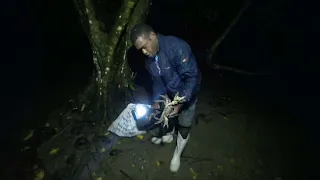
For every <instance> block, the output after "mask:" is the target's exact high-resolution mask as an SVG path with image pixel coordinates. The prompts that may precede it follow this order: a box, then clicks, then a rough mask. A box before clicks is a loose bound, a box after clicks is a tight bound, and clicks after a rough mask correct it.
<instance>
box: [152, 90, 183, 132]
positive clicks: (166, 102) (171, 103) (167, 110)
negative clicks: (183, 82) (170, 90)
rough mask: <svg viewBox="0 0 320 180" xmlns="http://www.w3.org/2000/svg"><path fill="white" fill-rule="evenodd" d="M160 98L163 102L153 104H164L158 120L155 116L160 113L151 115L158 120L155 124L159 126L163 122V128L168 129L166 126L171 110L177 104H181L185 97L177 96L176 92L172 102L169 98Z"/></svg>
mask: <svg viewBox="0 0 320 180" xmlns="http://www.w3.org/2000/svg"><path fill="white" fill-rule="evenodd" d="M161 97H162V98H163V100H156V101H155V102H158V103H163V104H164V109H163V111H162V113H161V116H160V118H157V117H155V116H156V115H157V114H159V113H160V112H158V113H156V114H154V115H153V117H154V118H155V119H156V120H158V121H157V122H156V123H155V124H160V123H162V122H163V127H167V128H168V127H169V124H168V121H169V119H168V116H169V115H170V113H171V112H172V110H173V106H175V105H177V104H179V103H183V102H184V99H185V96H184V97H180V96H179V92H177V94H176V95H175V96H174V98H173V100H172V101H171V100H170V98H169V97H168V96H167V95H161Z"/></svg>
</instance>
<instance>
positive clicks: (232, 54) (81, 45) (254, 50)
mask: <svg viewBox="0 0 320 180" xmlns="http://www.w3.org/2000/svg"><path fill="white" fill-rule="evenodd" d="M4 4H5V5H3V8H2V11H1V19H2V21H1V22H2V26H1V42H2V47H1V97H2V98H1V100H2V103H1V110H2V111H3V113H2V118H1V119H2V121H1V127H2V128H1V137H2V139H3V140H5V141H6V142H7V143H9V144H10V146H8V148H7V149H10V148H11V146H13V145H15V139H14V137H15V135H17V134H19V133H20V132H21V131H22V130H24V129H28V128H30V127H33V126H35V125H38V124H39V123H43V122H44V121H45V119H46V117H47V114H48V113H49V112H50V110H52V109H53V108H57V107H59V106H60V105H61V104H62V103H64V102H65V101H67V100H68V98H69V97H70V96H72V95H74V94H75V93H77V92H79V91H81V89H82V88H83V87H85V85H86V83H87V81H88V78H89V75H90V74H91V72H92V68H93V66H92V60H91V50H90V45H89V43H88V40H87V39H86V36H85V34H84V32H83V30H82V27H81V26H80V24H79V21H78V19H77V12H76V10H75V9H74V8H73V4H72V1H62V0H58V1H53V0H50V1H45V2H43V1H6V2H5V3H4ZM240 6H241V2H239V1H226V2H224V3H222V4H221V2H220V4H219V3H218V2H210V1H205V0H198V1H194V2H193V1H190V0H185V1H183V0H175V1H173V0H172V1H169V0H162V1H154V2H153V5H152V7H151V10H150V17H149V19H148V22H149V23H150V24H151V25H152V26H153V27H154V28H155V30H157V31H159V32H161V33H163V34H172V35H176V36H179V37H182V38H184V39H185V40H187V41H188V42H189V43H190V45H191V46H192V48H193V50H194V52H195V54H196V55H197V57H198V60H199V64H200V65H201V67H202V68H203V67H205V64H204V62H205V53H206V52H207V51H206V50H207V49H208V48H209V47H210V46H211V45H212V44H213V42H214V40H215V39H217V37H218V36H219V35H220V34H221V33H222V32H223V30H224V29H225V27H226V26H227V25H228V23H229V22H230V20H231V19H232V17H234V15H235V14H236V12H237V11H238V10H239V8H240ZM210 8H213V9H216V10H217V11H218V12H219V13H218V18H217V20H213V21H212V22H209V21H208V20H207V19H206V18H205V17H204V16H202V15H201V14H203V12H204V11H207V10H208V9H210ZM317 12H318V9H317V6H316V4H315V3H311V2H308V1H302V0H294V1H286V0H282V1H279V0H278V1H275V0H274V1H267V0H255V1H254V3H253V4H252V5H251V6H250V8H249V9H248V10H247V11H246V12H245V13H244V15H243V17H242V18H241V19H240V21H239V22H238V24H237V25H236V26H235V27H234V29H233V30H232V31H231V33H230V34H229V35H228V37H227V38H226V39H225V40H224V41H223V42H222V44H221V45H220V46H219V49H218V51H217V54H216V55H215V56H214V58H213V61H214V62H215V63H220V64H222V65H227V66H234V67H236V68H240V69H245V70H248V71H253V72H272V73H274V75H273V76H271V77H270V79H267V80H266V79H263V78H262V79H261V81H259V80H258V81H255V82H257V83H256V84H247V87H248V91H252V93H254V94H256V95H257V96H260V97H265V99H269V103H271V104H272V105H274V106H276V105H277V106H279V107H280V108H283V110H284V111H287V112H288V113H291V114H294V116H295V117H296V119H295V120H294V121H295V122H298V123H301V126H305V128H306V132H307V133H308V135H309V136H308V137H309V141H310V142H309V143H310V144H312V147H313V148H315V147H318V142H319V138H318V137H319V133H318V127H319V126H318V124H319V123H318V120H319V117H318V115H317V112H318V107H319V105H318V100H319V98H318V90H319V88H317V86H318V84H319V83H318V82H319V80H318V70H317V69H318V68H317V65H318V62H317V60H319V56H318V47H319V45H318V41H317V37H318V32H319V24H318V21H317V20H318V17H319V16H318V13H317ZM219 15H222V17H221V18H219V17H220V16H219ZM203 69H204V71H208V69H206V68H203ZM211 71H214V70H211ZM252 89H254V91H253V90H252ZM268 97H273V99H270V98H268Z"/></svg>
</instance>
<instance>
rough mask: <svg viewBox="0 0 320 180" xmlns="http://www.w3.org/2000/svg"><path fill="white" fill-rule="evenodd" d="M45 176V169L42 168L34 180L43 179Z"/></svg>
mask: <svg viewBox="0 0 320 180" xmlns="http://www.w3.org/2000/svg"><path fill="white" fill-rule="evenodd" d="M43 178H44V171H43V170H40V171H39V172H38V173H37V174H36V177H35V178H34V180H42V179H43Z"/></svg>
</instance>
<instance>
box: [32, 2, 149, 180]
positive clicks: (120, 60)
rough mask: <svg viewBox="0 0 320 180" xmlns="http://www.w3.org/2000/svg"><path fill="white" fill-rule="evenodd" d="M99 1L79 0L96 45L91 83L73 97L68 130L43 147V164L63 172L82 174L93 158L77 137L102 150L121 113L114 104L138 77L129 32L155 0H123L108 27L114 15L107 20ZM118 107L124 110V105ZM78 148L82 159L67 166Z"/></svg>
mask: <svg viewBox="0 0 320 180" xmlns="http://www.w3.org/2000/svg"><path fill="white" fill-rule="evenodd" d="M95 1H98V0H74V4H75V6H76V8H77V10H78V11H79V15H80V21H81V24H82V25H83V28H84V29H85V32H86V33H87V36H88V39H89V41H90V44H91V48H92V58H93V62H94V64H95V71H94V73H93V75H92V78H91V82H90V84H89V85H88V86H87V88H86V89H85V90H84V91H83V92H82V93H81V94H79V95H78V99H76V101H72V102H73V103H72V108H68V109H72V110H71V111H68V112H63V113H61V114H60V116H61V119H62V120H61V121H62V122H63V123H61V124H63V125H61V127H62V130H60V131H59V132H58V133H57V134H55V135H54V136H53V137H52V138H51V139H50V140H49V141H47V142H45V143H43V144H42V146H40V147H39V148H38V157H39V159H41V162H42V164H43V169H46V171H47V172H48V174H51V175H53V176H57V177H60V176H67V177H69V178H68V179H78V177H79V176H80V174H81V172H82V171H83V169H84V167H85V166H86V165H87V164H88V161H90V160H91V159H92V157H91V156H92V152H91V151H89V150H88V151H87V148H88V147H86V148H84V149H82V150H78V151H75V148H77V147H76V146H77V145H76V143H74V142H77V140H79V138H80V140H81V138H84V139H87V140H88V141H90V143H88V144H86V145H84V146H91V147H92V148H96V150H97V153H99V152H100V151H99V149H98V148H97V142H98V140H99V138H98V137H100V136H101V135H103V134H105V133H106V130H107V125H109V124H110V123H111V122H112V121H113V120H114V119H115V118H116V117H117V116H118V115H119V113H114V109H117V107H119V106H117V103H120V104H123V105H125V103H124V100H123V98H121V96H122V97H123V92H125V89H126V88H128V86H129V84H130V83H131V81H132V75H133V74H132V72H131V70H130V68H129V66H128V63H127V49H128V48H129V47H130V46H131V42H130V40H129V39H130V38H129V33H128V32H129V31H130V29H131V28H132V26H133V25H134V24H136V23H138V22H140V21H144V20H145V18H146V14H147V11H148V8H149V0H123V1H122V4H121V7H120V8H119V10H118V13H117V14H115V15H113V16H114V17H116V20H115V21H114V23H113V24H112V26H110V27H111V28H109V31H108V32H106V31H105V29H106V26H105V25H104V24H106V22H107V23H109V20H110V19H108V20H107V21H105V22H103V19H105V17H99V15H98V14H99V12H98V11H97V8H101V7H103V6H97V5H96V4H95ZM103 1H107V0H103ZM116 1H117V0H114V2H116ZM114 2H108V3H114ZM117 2H118V1H117ZM104 11H105V10H104V9H103V11H102V12H104ZM102 14H103V13H102ZM119 92H120V93H119ZM121 93H122V94H121ZM118 110H119V111H120V112H121V111H122V110H123V109H122V108H118ZM119 111H118V112H119ZM80 135H81V137H79V136H80ZM84 142H85V141H84ZM78 148H79V147H78ZM48 152H50V153H48ZM74 153H76V157H81V160H80V161H74V162H73V161H72V163H71V165H70V167H69V166H68V167H66V166H65V157H70V158H71V157H73V155H74ZM53 157H54V158H53ZM70 168H71V169H70ZM70 173H71V174H70Z"/></svg>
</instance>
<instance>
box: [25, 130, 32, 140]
mask: <svg viewBox="0 0 320 180" xmlns="http://www.w3.org/2000/svg"><path fill="white" fill-rule="evenodd" d="M33 133H34V130H30V131H29V133H28V135H27V136H26V137H25V138H23V140H24V141H26V140H28V139H30V138H32V136H33Z"/></svg>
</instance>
